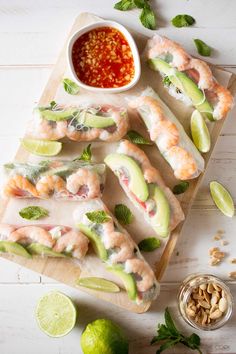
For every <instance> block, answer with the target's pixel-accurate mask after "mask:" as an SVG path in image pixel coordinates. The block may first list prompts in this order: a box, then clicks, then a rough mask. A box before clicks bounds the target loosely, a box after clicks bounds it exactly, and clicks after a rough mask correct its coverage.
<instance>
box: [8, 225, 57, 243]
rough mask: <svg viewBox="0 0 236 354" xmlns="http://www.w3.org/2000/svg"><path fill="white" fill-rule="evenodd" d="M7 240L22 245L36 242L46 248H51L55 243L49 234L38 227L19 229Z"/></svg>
mask: <svg viewBox="0 0 236 354" xmlns="http://www.w3.org/2000/svg"><path fill="white" fill-rule="evenodd" d="M8 240H9V241H13V242H19V243H23V244H25V243H26V244H28V243H32V242H38V243H40V244H42V245H44V246H47V247H52V246H53V244H54V242H55V241H54V240H53V239H52V236H51V234H50V232H49V231H47V230H45V229H44V228H42V227H40V226H23V227H20V228H18V229H17V230H15V231H13V232H12V233H11V234H10V235H9V237H8Z"/></svg>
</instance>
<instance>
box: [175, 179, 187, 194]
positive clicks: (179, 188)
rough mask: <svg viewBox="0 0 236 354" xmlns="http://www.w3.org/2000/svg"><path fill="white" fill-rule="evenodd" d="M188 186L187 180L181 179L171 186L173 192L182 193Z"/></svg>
mask: <svg viewBox="0 0 236 354" xmlns="http://www.w3.org/2000/svg"><path fill="white" fill-rule="evenodd" d="M188 187H189V182H187V181H182V182H180V183H179V184H176V186H174V188H173V193H174V194H182V193H184V192H185V191H186V190H187V189H188Z"/></svg>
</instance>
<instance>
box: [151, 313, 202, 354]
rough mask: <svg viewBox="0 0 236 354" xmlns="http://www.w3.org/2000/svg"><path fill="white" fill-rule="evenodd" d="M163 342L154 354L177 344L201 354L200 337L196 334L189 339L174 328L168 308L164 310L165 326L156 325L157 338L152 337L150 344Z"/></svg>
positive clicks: (158, 353)
mask: <svg viewBox="0 0 236 354" xmlns="http://www.w3.org/2000/svg"><path fill="white" fill-rule="evenodd" d="M163 341H165V342H164V343H163V344H162V345H161V346H160V348H159V349H158V350H157V351H156V354H160V353H162V352H163V351H164V350H165V349H168V348H171V347H173V346H174V345H176V344H178V343H181V344H183V345H185V346H186V347H188V348H190V349H192V350H197V351H198V353H199V354H202V352H201V350H200V344H201V340H200V337H199V336H198V335H197V334H196V333H193V334H191V336H189V337H187V336H185V335H184V334H182V333H181V332H180V331H179V330H178V329H177V328H176V326H175V323H174V321H173V319H172V317H171V315H170V312H169V309H168V307H167V308H166V309H165V324H158V328H157V336H155V337H153V339H152V341H151V344H158V343H159V342H163Z"/></svg>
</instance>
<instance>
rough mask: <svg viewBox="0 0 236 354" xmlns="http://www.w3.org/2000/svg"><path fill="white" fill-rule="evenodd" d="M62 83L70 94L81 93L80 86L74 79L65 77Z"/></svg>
mask: <svg viewBox="0 0 236 354" xmlns="http://www.w3.org/2000/svg"><path fill="white" fill-rule="evenodd" d="M62 83H63V86H64V90H65V91H66V92H67V93H69V95H77V93H79V90H80V88H79V86H78V85H77V84H76V83H75V82H74V81H72V80H70V79H67V78H65V79H63V81H62Z"/></svg>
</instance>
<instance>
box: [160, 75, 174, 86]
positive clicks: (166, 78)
mask: <svg viewBox="0 0 236 354" xmlns="http://www.w3.org/2000/svg"><path fill="white" fill-rule="evenodd" d="M162 82H163V84H164V86H167V87H169V86H170V85H171V84H172V82H171V81H170V78H169V76H164V77H163V79H162Z"/></svg>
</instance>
